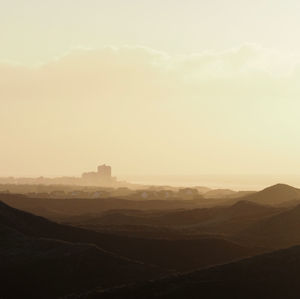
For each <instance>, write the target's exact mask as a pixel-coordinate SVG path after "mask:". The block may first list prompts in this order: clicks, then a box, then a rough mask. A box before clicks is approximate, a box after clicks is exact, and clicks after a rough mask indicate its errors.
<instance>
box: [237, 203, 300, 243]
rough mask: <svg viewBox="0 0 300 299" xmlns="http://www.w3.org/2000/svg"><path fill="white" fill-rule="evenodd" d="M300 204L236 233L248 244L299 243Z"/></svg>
mask: <svg viewBox="0 0 300 299" xmlns="http://www.w3.org/2000/svg"><path fill="white" fill-rule="evenodd" d="M299 231H300V205H298V206H296V207H294V208H291V209H289V210H287V211H285V212H282V213H279V214H277V215H274V216H272V217H269V218H266V219H264V220H262V221H259V222H258V223H255V224H253V225H252V226H251V227H249V228H247V229H246V230H244V231H242V232H240V233H239V234H238V236H239V238H240V239H243V240H245V241H246V242H248V243H250V244H259V245H262V246H267V247H270V248H284V247H289V246H293V245H298V244H300V234H299Z"/></svg>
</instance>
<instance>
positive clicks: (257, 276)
mask: <svg viewBox="0 0 300 299" xmlns="http://www.w3.org/2000/svg"><path fill="white" fill-rule="evenodd" d="M299 275H300V247H293V248H289V249H286V250H281V251H276V252H272V253H268V254H264V255H260V256H255V257H252V258H249V259H245V260H241V261H237V262H234V263H230V264H226V265H221V266H216V267H212V268H208V269H204V270H200V271H195V272H191V273H188V274H183V275H175V276H172V277H169V278H165V279H162V280H158V281H154V282H152V283H148V284H144V285H140V286H133V287H128V288H123V289H119V290H110V291H106V292H102V293H101V292H98V293H97V292H95V293H91V294H89V296H87V297H85V298H89V299H94V298H101V299H117V298H122V299H129V298H130V299H135V298H144V299H150V298H151V299H152V298H159V299H198V298H209V299H220V298H233V299H241V298H243V299H253V298H257V299H267V298H270V299H271V298H272V299H283V298H286V299H296V298H299V294H300V284H299Z"/></svg>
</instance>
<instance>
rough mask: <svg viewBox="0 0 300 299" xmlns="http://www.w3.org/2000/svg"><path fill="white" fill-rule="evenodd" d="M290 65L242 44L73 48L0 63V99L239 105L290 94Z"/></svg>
mask: <svg viewBox="0 0 300 299" xmlns="http://www.w3.org/2000/svg"><path fill="white" fill-rule="evenodd" d="M298 61H299V60H298V59H297V58H296V57H293V56H291V55H283V54H282V53H279V52H276V51H272V50H269V49H263V48H261V47H258V46H256V45H250V44H247V45H243V46H241V47H238V48H235V49H230V50H227V51H223V52H218V53H216V52H203V53H195V54H190V55H174V56H171V55H168V54H167V53H164V52H159V51H155V50H152V49H149V48H146V47H129V46H124V47H120V48H116V47H104V48H101V49H97V50H93V49H75V50H72V51H70V52H69V53H67V54H65V55H63V56H61V57H59V58H56V59H55V60H53V61H50V62H48V63H45V64H43V65H40V66H37V67H28V66H21V65H16V64H8V63H6V64H5V63H2V64H0V87H1V88H0V97H1V98H3V99H13V100H27V99H39V100H51V101H57V100H58V101H64V100H89V99H98V100H99V101H106V100H116V101H118V100H119V101H121V100H122V99H127V100H132V101H142V100H169V99H170V100H171V99H173V98H178V99H179V98H181V99H183V98H184V99H185V100H187V99H188V98H190V97H192V98H195V97H198V98H199V99H202V100H204V99H210V98H219V99H220V100H222V99H227V98H231V99H235V100H243V99H245V98H249V97H250V98H251V97H255V98H256V97H258V96H260V97H269V96H271V97H273V96H275V95H276V94H277V95H279V96H294V95H298V93H299V88H298V81H299V80H298V79H299V71H298Z"/></svg>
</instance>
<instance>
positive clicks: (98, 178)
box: [81, 164, 116, 185]
mask: <svg viewBox="0 0 300 299" xmlns="http://www.w3.org/2000/svg"><path fill="white" fill-rule="evenodd" d="M81 177H82V180H83V181H84V183H87V184H93V185H107V184H111V183H114V182H115V181H116V179H115V178H113V177H112V176H111V167H110V166H109V165H105V164H103V165H100V166H98V168H97V172H85V173H83V174H82V176H81Z"/></svg>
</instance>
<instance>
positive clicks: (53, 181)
mask: <svg viewBox="0 0 300 299" xmlns="http://www.w3.org/2000/svg"><path fill="white" fill-rule="evenodd" d="M0 184H41V185H80V186H100V187H122V186H126V185H128V183H126V182H120V181H117V178H116V177H113V176H112V169H111V166H109V165H106V164H102V165H99V166H98V167H97V171H91V172H84V173H83V174H82V175H81V177H69V176H64V177H55V178H49V177H43V176H41V177H37V178H27V177H20V178H16V177H3V178H0Z"/></svg>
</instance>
